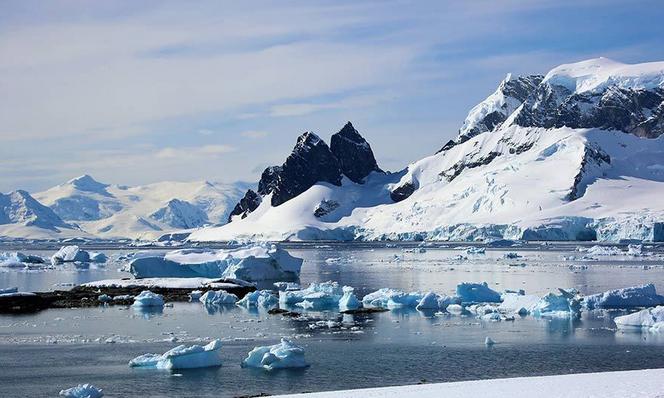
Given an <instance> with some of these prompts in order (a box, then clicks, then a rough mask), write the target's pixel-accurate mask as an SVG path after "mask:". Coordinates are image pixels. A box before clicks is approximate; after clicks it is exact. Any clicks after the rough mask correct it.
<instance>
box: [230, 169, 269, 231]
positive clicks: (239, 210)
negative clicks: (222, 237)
mask: <svg viewBox="0 0 664 398" xmlns="http://www.w3.org/2000/svg"><path fill="white" fill-rule="evenodd" d="M266 171H267V170H266ZM261 180H262V179H261ZM261 202H262V198H261V197H260V196H259V195H258V194H257V193H256V192H254V190H252V189H249V190H247V193H245V194H244V197H243V198H242V199H240V202H238V204H236V205H235V207H234V208H233V211H231V213H230V214H229V215H228V222H231V221H232V220H233V217H234V216H240V218H245V217H247V215H248V214H249V213H251V212H252V211H254V210H256V209H257V208H258V206H260V204H261Z"/></svg>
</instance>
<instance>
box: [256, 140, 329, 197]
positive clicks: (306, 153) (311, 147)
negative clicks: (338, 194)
mask: <svg viewBox="0 0 664 398" xmlns="http://www.w3.org/2000/svg"><path fill="white" fill-rule="evenodd" d="M317 182H328V183H331V184H334V185H341V168H340V166H339V161H338V160H337V158H336V157H335V156H334V154H332V151H331V150H330V147H328V146H327V144H326V143H325V141H323V140H322V139H321V138H320V137H318V136H317V135H316V134H314V133H311V132H306V133H304V134H302V135H301V136H299V137H298V139H297V142H296V144H295V147H294V148H293V152H291V154H290V155H288V158H286V161H285V162H284V164H283V165H281V166H279V167H268V168H267V169H265V171H264V172H263V175H262V176H261V180H260V181H259V183H258V193H260V194H261V195H268V194H272V199H271V203H272V205H273V206H279V205H280V204H282V203H284V202H286V201H288V200H290V199H292V198H294V197H295V196H297V195H299V194H301V193H302V192H304V191H306V190H307V189H309V188H311V187H312V186H313V185H314V184H316V183H317Z"/></svg>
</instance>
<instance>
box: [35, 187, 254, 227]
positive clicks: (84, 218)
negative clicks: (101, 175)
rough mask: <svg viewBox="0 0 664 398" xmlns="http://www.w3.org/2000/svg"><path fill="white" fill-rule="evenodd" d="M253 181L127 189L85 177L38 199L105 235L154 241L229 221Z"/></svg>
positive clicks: (72, 221) (39, 196)
mask: <svg viewBox="0 0 664 398" xmlns="http://www.w3.org/2000/svg"><path fill="white" fill-rule="evenodd" d="M250 186H251V185H249V184H245V183H236V184H222V183H213V182H208V181H195V182H171V181H167V182H158V183H154V184H149V185H144V186H135V187H127V186H122V185H109V184H104V183H101V182H98V181H96V180H95V179H94V178H92V177H91V176H89V175H83V176H80V177H77V178H74V179H72V180H69V181H67V182H66V183H63V184H60V185H57V186H55V187H53V188H51V189H49V190H47V191H44V192H40V193H37V194H35V195H34V196H35V198H36V199H37V200H39V201H40V202H41V203H43V204H44V205H46V206H48V208H50V209H52V211H53V212H54V213H55V214H57V215H58V216H59V217H60V218H61V219H63V220H65V221H67V222H71V223H76V224H77V225H78V226H79V227H80V228H81V229H82V230H84V231H86V232H88V233H89V234H90V235H94V236H97V237H101V238H108V239H111V238H142V239H153V238H156V237H158V236H160V235H162V234H165V233H169V232H173V231H178V230H182V229H192V228H198V227H202V226H204V225H208V224H223V223H225V222H226V220H227V219H228V215H229V213H230V211H231V208H232V206H233V205H234V204H235V203H236V202H237V201H238V200H239V198H241V197H242V194H243V192H244V191H245V190H246V189H247V188H248V187H250Z"/></svg>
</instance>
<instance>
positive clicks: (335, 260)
mask: <svg viewBox="0 0 664 398" xmlns="http://www.w3.org/2000/svg"><path fill="white" fill-rule="evenodd" d="M339 263H341V257H331V258H326V259H325V264H339Z"/></svg>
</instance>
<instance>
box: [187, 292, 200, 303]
mask: <svg viewBox="0 0 664 398" xmlns="http://www.w3.org/2000/svg"><path fill="white" fill-rule="evenodd" d="M202 295H203V292H202V291H201V290H192V291H191V292H189V301H191V302H194V301H198V300H199V299H200V298H201V296H202Z"/></svg>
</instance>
